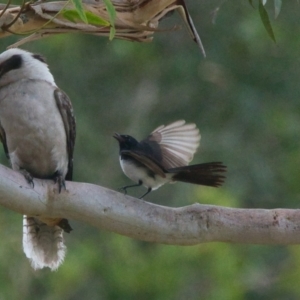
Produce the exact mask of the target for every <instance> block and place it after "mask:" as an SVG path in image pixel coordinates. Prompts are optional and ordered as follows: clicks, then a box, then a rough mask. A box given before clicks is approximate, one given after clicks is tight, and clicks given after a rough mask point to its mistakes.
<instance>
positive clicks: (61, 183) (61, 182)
mask: <svg viewBox="0 0 300 300" xmlns="http://www.w3.org/2000/svg"><path fill="white" fill-rule="evenodd" d="M54 182H55V183H58V192H59V193H60V192H61V189H62V188H64V189H66V183H65V179H64V177H63V176H62V174H61V172H60V171H56V172H55V174H54Z"/></svg>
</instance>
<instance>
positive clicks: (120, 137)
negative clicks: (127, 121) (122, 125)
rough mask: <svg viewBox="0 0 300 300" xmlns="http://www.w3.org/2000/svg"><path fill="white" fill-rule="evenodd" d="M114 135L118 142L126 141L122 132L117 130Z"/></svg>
mask: <svg viewBox="0 0 300 300" xmlns="http://www.w3.org/2000/svg"><path fill="white" fill-rule="evenodd" d="M113 137H114V138H115V139H116V140H117V141H118V142H124V138H123V137H122V135H121V134H119V133H117V132H115V134H114V135H113Z"/></svg>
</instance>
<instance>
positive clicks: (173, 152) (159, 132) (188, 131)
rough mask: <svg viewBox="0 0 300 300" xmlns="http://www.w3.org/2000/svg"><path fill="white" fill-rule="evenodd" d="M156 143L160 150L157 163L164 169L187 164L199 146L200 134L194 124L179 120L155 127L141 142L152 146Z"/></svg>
mask: <svg viewBox="0 0 300 300" xmlns="http://www.w3.org/2000/svg"><path fill="white" fill-rule="evenodd" d="M153 143H154V144H157V145H158V146H159V148H160V150H161V158H160V159H159V163H160V164H161V165H162V167H163V168H165V169H167V170H168V169H171V168H177V167H182V166H187V165H188V164H189V162H190V161H191V160H192V159H193V157H194V154H195V152H196V150H197V148H198V147H199V143H200V134H199V129H198V128H197V127H196V125H195V124H185V121H184V120H179V121H176V122H174V123H171V124H169V125H167V126H164V125H162V126H160V127H158V128H156V129H155V130H154V131H153V132H152V133H151V134H150V135H149V136H148V137H147V138H146V139H145V140H143V141H141V144H149V145H151V146H152V147H153Z"/></svg>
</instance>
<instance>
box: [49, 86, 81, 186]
mask: <svg viewBox="0 0 300 300" xmlns="http://www.w3.org/2000/svg"><path fill="white" fill-rule="evenodd" d="M54 98H55V101H56V105H57V107H58V110H59V112H60V114H61V117H62V120H63V123H64V126H65V130H66V136H67V151H68V158H69V164H68V172H67V175H66V180H72V175H73V153H74V146H75V138H76V121H75V117H74V114H73V107H72V103H71V101H70V99H69V97H68V95H67V94H66V93H64V92H63V91H62V90H60V89H56V90H55V91H54Z"/></svg>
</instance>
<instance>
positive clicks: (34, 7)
mask: <svg viewBox="0 0 300 300" xmlns="http://www.w3.org/2000/svg"><path fill="white" fill-rule="evenodd" d="M82 2H83V8H84V11H85V12H88V13H89V14H92V15H93V16H94V17H96V18H98V20H99V19H101V20H104V21H106V22H107V23H108V24H110V23H109V22H110V17H109V14H108V12H107V10H106V6H105V5H104V3H103V1H101V0H100V1H99V0H82ZM112 3H113V5H114V7H115V10H116V19H115V23H114V24H113V25H114V27H115V30H116V31H115V38H118V39H125V40H131V41H138V42H150V41H152V38H153V34H154V32H157V31H166V30H160V29H158V25H159V22H160V20H161V19H162V18H163V17H164V16H165V15H167V14H168V13H169V12H171V11H174V10H178V11H179V13H180V15H181V16H182V18H183V20H184V22H185V23H186V26H187V28H188V30H189V33H190V35H191V37H192V38H193V39H194V40H195V42H196V43H197V44H198V45H199V47H200V49H201V51H202V52H203V53H204V49H203V46H202V43H201V40H200V37H199V36H198V33H197V31H196V29H195V27H194V25H193V23H192V19H191V17H190V16H189V13H188V11H187V9H186V6H185V4H184V0H150V1H149V0H138V1H127V0H112ZM1 9H2V10H1ZM74 9H75V8H74V5H73V4H72V3H70V1H52V2H51V1H50V2H44V1H38V2H36V3H30V2H28V3H26V4H25V5H23V7H21V6H14V7H9V8H8V7H6V6H5V4H0V38H3V37H6V36H8V35H12V34H17V35H23V36H25V35H29V34H30V35H29V36H28V37H26V38H24V39H22V40H21V41H19V42H17V43H16V44H14V45H12V46H11V47H17V46H20V45H21V44H23V43H27V42H30V41H33V40H37V39H41V38H44V37H47V36H49V35H55V34H61V33H78V32H81V33H85V34H93V35H98V36H107V37H108V36H110V29H111V26H112V24H110V25H106V26H104V25H103V24H101V23H97V22H95V18H94V19H93V20H94V22H90V23H89V24H86V23H84V22H83V21H81V20H76V21H75V20H72V21H70V20H69V19H68V18H66V17H65V15H64V14H63V13H62V12H63V11H72V10H73V11H74ZM172 29H174V28H172ZM168 30H170V29H168Z"/></svg>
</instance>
